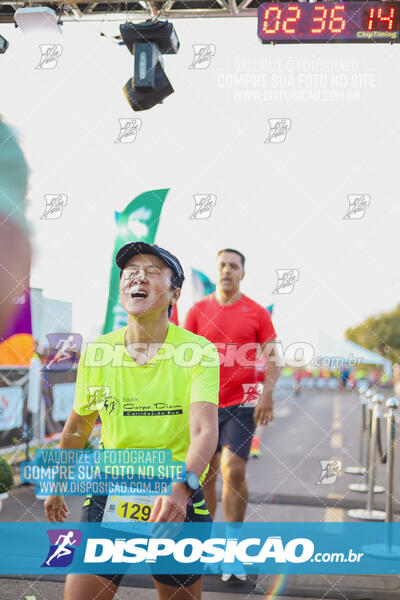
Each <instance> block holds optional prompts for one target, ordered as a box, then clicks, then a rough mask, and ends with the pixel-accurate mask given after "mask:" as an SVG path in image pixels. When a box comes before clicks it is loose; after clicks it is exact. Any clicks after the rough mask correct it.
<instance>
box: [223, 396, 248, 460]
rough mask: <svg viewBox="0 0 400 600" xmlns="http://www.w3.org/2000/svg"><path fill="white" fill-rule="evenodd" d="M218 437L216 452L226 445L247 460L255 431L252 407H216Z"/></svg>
mask: <svg viewBox="0 0 400 600" xmlns="http://www.w3.org/2000/svg"><path fill="white" fill-rule="evenodd" d="M218 427H219V438H218V447H217V452H221V449H222V448H223V447H224V446H227V447H228V448H229V450H230V451H231V452H233V454H236V455H237V456H240V458H243V460H245V461H247V459H248V458H249V453H250V446H251V440H252V439H253V434H254V431H255V428H256V426H255V423H254V407H252V406H240V405H236V406H227V407H226V408H219V409H218Z"/></svg>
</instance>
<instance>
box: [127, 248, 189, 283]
mask: <svg viewBox="0 0 400 600" xmlns="http://www.w3.org/2000/svg"><path fill="white" fill-rule="evenodd" d="M137 254H153V255H154V256H158V257H159V258H161V260H163V261H164V262H165V264H166V265H168V267H169V268H170V269H171V270H172V272H173V273H174V275H175V277H174V278H173V284H174V286H175V287H177V288H181V287H182V284H183V282H184V280H185V275H184V272H183V269H182V265H181V263H180V262H179V260H178V259H177V258H176V256H174V255H173V254H171V252H168V250H165V249H164V248H160V246H157V244H147V243H146V242H128V243H127V244H125V246H122V248H120V249H119V250H118V252H117V256H116V257H115V262H116V263H117V265H118V267H119V268H120V269H121V270H122V269H123V268H124V267H125V265H126V263H127V262H128V260H129V259H130V258H132V256H136V255H137Z"/></svg>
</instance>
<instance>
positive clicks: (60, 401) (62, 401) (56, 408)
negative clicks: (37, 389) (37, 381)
mask: <svg viewBox="0 0 400 600" xmlns="http://www.w3.org/2000/svg"><path fill="white" fill-rule="evenodd" d="M74 396H75V383H56V384H55V385H53V419H54V421H66V420H67V418H68V417H69V413H70V412H71V410H72V406H73V404H74Z"/></svg>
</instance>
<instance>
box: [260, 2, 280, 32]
mask: <svg viewBox="0 0 400 600" xmlns="http://www.w3.org/2000/svg"><path fill="white" fill-rule="evenodd" d="M274 13H275V23H274V27H273V29H271V28H269V27H268V21H269V20H270V14H272V19H271V21H272V22H273V21H274V16H273V14H274ZM281 15H282V10H281V9H280V8H279V6H270V7H268V8H267V9H266V11H265V14H264V23H263V32H264V33H277V32H278V31H279V25H280V19H281Z"/></svg>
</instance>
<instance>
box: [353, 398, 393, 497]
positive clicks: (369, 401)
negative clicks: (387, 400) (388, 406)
mask: <svg viewBox="0 0 400 600" xmlns="http://www.w3.org/2000/svg"><path fill="white" fill-rule="evenodd" d="M362 396H363V394H362ZM375 396H380V397H381V398H382V399H383V396H382V394H375V393H374V391H373V390H367V391H366V392H365V395H364V401H365V404H362V407H363V411H364V414H365V432H362V433H361V435H362V436H363V435H364V440H363V442H362V447H363V451H364V460H363V461H362V463H363V468H364V470H363V472H362V473H361V474H362V475H364V481H363V482H361V483H350V484H349V485H348V486H347V487H348V489H349V490H350V491H352V492H358V493H361V494H366V493H368V490H369V472H370V467H371V437H372V427H373V419H374V416H373V415H374V401H373V399H374V398H375ZM363 425H364V422H363ZM360 446H361V442H360ZM360 462H361V461H360ZM346 472H348V471H346ZM384 491H385V488H384V487H382V486H381V485H374V494H383V492H384Z"/></svg>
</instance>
